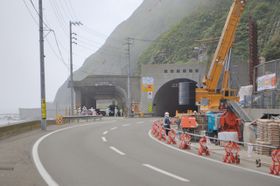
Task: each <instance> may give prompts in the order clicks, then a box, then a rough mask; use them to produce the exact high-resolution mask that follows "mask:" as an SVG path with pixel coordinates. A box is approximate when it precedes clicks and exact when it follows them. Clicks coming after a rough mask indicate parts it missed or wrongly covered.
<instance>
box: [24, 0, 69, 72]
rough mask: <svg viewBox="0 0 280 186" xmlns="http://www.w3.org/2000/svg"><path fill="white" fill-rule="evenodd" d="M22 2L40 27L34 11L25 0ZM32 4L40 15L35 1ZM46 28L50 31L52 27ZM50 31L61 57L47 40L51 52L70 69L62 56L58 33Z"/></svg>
mask: <svg viewBox="0 0 280 186" xmlns="http://www.w3.org/2000/svg"><path fill="white" fill-rule="evenodd" d="M22 2H23V3H24V6H25V7H26V9H27V11H28V13H29V15H30V16H31V18H32V19H33V21H34V23H35V24H36V25H37V26H39V23H38V22H37V20H36V18H35V17H34V15H33V14H32V11H31V10H30V8H29V7H28V5H27V3H26V1H25V0H22ZM30 3H31V5H32V7H33V9H34V11H35V12H36V13H37V14H38V15H39V12H38V10H37V9H36V7H35V5H34V3H33V1H31V0H30ZM45 26H46V27H47V28H48V29H50V27H49V26H48V25H47V24H46V23H45ZM50 31H52V33H53V35H54V39H55V43H56V46H57V49H58V52H59V55H60V57H59V56H58V54H57V53H56V52H55V49H54V48H53V46H52V45H51V43H50V41H49V40H48V39H46V40H47V43H48V45H49V47H50V49H51V51H52V52H53V54H54V55H55V56H56V57H57V58H58V59H59V61H61V62H62V63H63V64H64V65H65V66H66V68H68V65H67V63H66V62H65V60H64V58H63V55H62V52H61V49H60V46H59V43H58V39H57V37H56V33H55V31H54V30H52V29H50Z"/></svg>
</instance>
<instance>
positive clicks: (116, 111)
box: [114, 107, 118, 117]
mask: <svg viewBox="0 0 280 186" xmlns="http://www.w3.org/2000/svg"><path fill="white" fill-rule="evenodd" d="M114 111H115V113H114V114H115V117H117V116H118V108H117V107H115V110H114Z"/></svg>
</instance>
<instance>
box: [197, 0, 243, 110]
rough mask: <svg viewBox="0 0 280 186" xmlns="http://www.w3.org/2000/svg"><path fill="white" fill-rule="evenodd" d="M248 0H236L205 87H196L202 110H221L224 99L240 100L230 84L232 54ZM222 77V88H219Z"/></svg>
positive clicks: (204, 80) (198, 103)
mask: <svg viewBox="0 0 280 186" xmlns="http://www.w3.org/2000/svg"><path fill="white" fill-rule="evenodd" d="M246 3H247V0H234V1H233V4H232V6H231V8H230V11H229V14H228V17H227V20H226V23H225V25H224V29H223V32H222V35H221V37H220V40H219V44H218V46H217V49H216V52H215V54H214V57H213V60H212V63H211V66H210V69H209V71H208V75H207V76H206V77H205V78H204V79H203V85H204V86H203V87H202V88H197V89H196V104H197V105H198V106H199V109H200V111H209V110H211V111H215V110H219V109H220V106H221V102H222V103H223V101H224V100H231V101H238V100H239V97H237V91H236V90H234V89H231V88H230V86H229V79H230V55H231V48H232V44H233V41H234V39H235V33H236V30H237V27H238V24H239V22H240V18H241V14H242V12H243V11H244V8H245V5H246ZM222 75H223V77H222V88H221V89H219V88H218V84H219V80H220V78H221V76H222Z"/></svg>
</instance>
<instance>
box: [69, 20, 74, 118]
mask: <svg viewBox="0 0 280 186" xmlns="http://www.w3.org/2000/svg"><path fill="white" fill-rule="evenodd" d="M69 28H70V88H71V111H70V114H71V115H73V108H74V90H73V53H72V44H73V42H72V22H71V21H70V22H69Z"/></svg>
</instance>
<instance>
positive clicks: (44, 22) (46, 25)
mask: <svg viewBox="0 0 280 186" xmlns="http://www.w3.org/2000/svg"><path fill="white" fill-rule="evenodd" d="M29 2H30V3H31V5H32V7H33V9H34V10H35V12H36V13H37V14H38V16H39V17H40V14H39V11H38V10H37V9H36V7H35V5H34V3H33V1H32V0H29ZM43 24H44V25H45V27H46V28H48V29H50V27H49V26H48V24H47V23H46V21H45V20H44V21H43Z"/></svg>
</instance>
